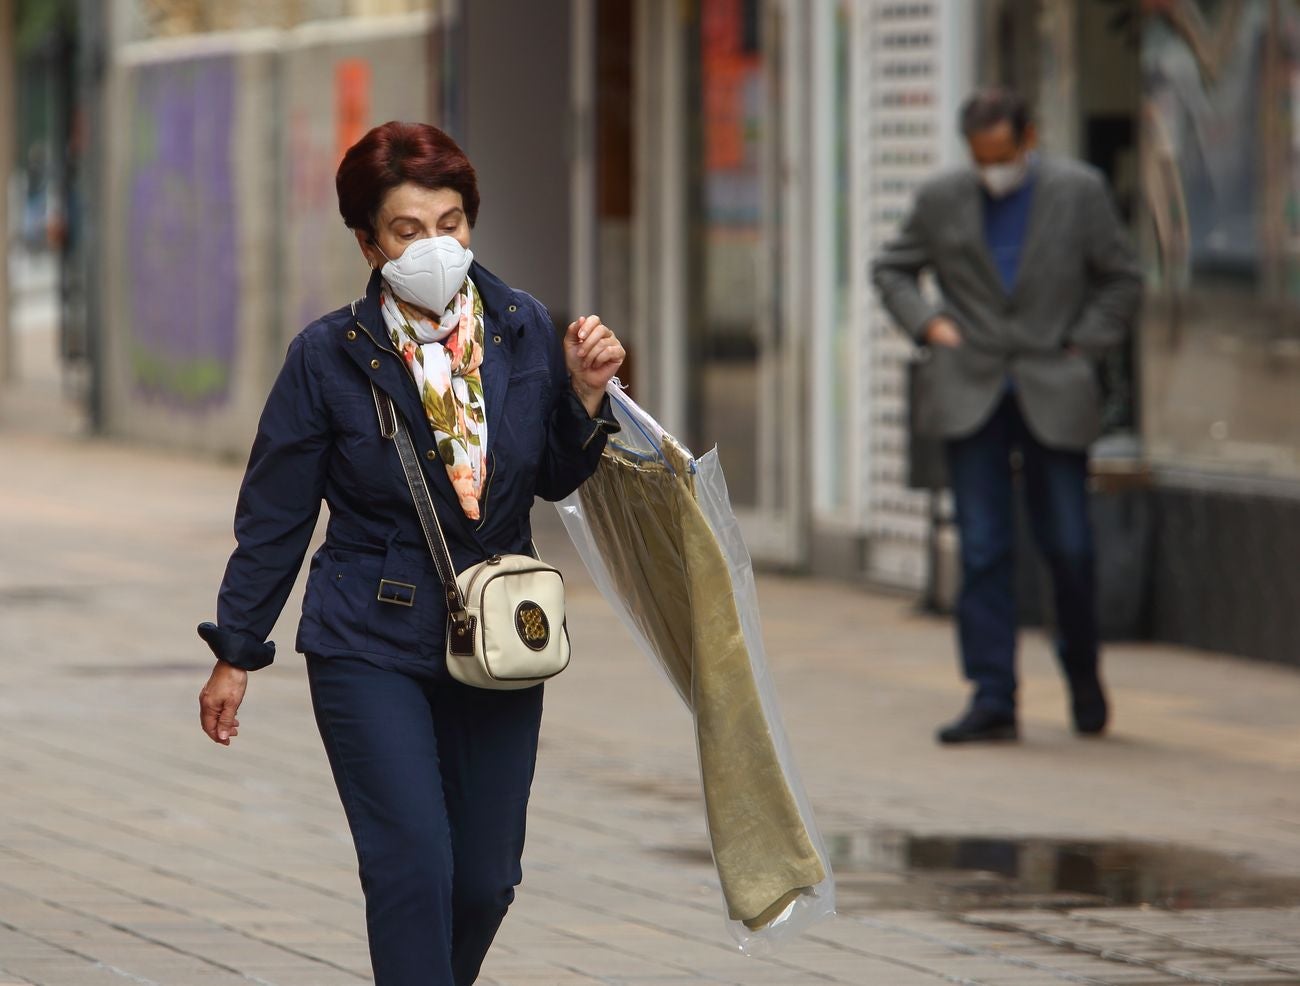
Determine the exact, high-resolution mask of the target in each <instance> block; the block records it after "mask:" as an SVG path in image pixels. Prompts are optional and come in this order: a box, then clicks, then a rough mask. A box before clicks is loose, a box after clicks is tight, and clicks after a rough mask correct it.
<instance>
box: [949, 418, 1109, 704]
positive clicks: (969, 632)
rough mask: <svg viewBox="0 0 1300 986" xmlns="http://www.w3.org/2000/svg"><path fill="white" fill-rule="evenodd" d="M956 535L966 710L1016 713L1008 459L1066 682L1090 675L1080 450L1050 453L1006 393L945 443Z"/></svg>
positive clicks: (1091, 598)
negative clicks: (1047, 595)
mask: <svg viewBox="0 0 1300 986" xmlns="http://www.w3.org/2000/svg"><path fill="white" fill-rule="evenodd" d="M947 446H948V468H949V472H950V475H951V481H952V490H953V495H954V497H955V499H956V504H957V527H958V531H959V533H960V536H961V567H962V587H961V595H960V598H959V599H958V602H957V627H958V637H959V641H960V645H961V658H962V666H963V670H964V671H965V674H966V678H967V679H968V680H969V681H970V682H971V684H972V685H974V687H975V696H974V700H973V704H974V705H975V706H977V707H982V708H987V709H990V710H992V711H994V712H1000V713H1013V712H1014V711H1015V707H1016V622H1017V621H1016V598H1015V578H1014V572H1015V570H1014V565H1015V511H1014V504H1013V501H1012V496H1013V482H1012V464H1011V453H1012V451H1013V450H1017V449H1018V450H1019V452H1020V456H1021V460H1022V467H1021V478H1022V481H1023V488H1024V492H1025V501H1026V504H1027V507H1028V511H1029V521H1030V527H1031V529H1032V530H1033V533H1034V540H1035V541H1037V543H1038V547H1039V550H1040V551H1041V552H1042V553H1043V555H1044V557H1045V558H1046V560H1047V563H1048V567H1049V568H1050V569H1051V573H1052V587H1053V590H1054V593H1053V594H1054V598H1055V602H1056V625H1057V631H1058V633H1057V655H1058V657H1059V658H1060V661H1061V666H1062V668H1063V670H1064V671H1065V674H1066V678H1067V679H1068V681H1069V682H1070V683H1071V685H1072V686H1073V685H1074V684H1075V683H1083V684H1087V683H1088V682H1091V681H1093V680H1095V676H1096V674H1097V660H1098V642H1097V613H1096V607H1097V588H1096V575H1095V569H1096V564H1095V560H1094V553H1093V543H1092V528H1091V525H1090V524H1089V521H1088V489H1087V485H1088V456H1087V453H1086V452H1071V451H1064V450H1061V449H1051V448H1047V447H1046V446H1044V445H1043V444H1042V443H1040V442H1039V441H1038V440H1037V439H1036V438H1034V436H1033V435H1032V434H1031V433H1030V431H1029V428H1028V427H1027V426H1026V424H1025V420H1024V417H1023V416H1022V415H1021V413H1020V407H1019V405H1018V404H1017V403H1016V398H1015V396H1014V394H1011V393H1008V394H1007V395H1006V396H1005V397H1004V398H1003V400H1002V403H1001V404H1000V405H999V406H998V408H997V410H996V411H995V412H994V414H993V416H992V417H991V418H989V420H988V421H987V422H986V423H985V424H984V425H983V426H982V427H981V428H980V429H979V431H977V432H975V433H974V434H973V435H970V436H969V437H967V438H961V439H956V440H954V441H949V442H948V443H947Z"/></svg>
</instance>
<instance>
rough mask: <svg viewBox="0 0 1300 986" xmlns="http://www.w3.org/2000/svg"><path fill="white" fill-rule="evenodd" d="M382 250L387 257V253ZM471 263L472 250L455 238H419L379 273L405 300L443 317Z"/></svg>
mask: <svg viewBox="0 0 1300 986" xmlns="http://www.w3.org/2000/svg"><path fill="white" fill-rule="evenodd" d="M375 246H376V248H377V249H378V246H379V245H378V244H375ZM379 252H380V253H381V254H383V257H384V259H385V260H388V254H386V253H384V251H383V250H382V249H380V250H379ZM472 263H474V254H473V252H472V251H470V250H467V249H466V248H465V247H463V246H461V245H460V241H459V240H457V239H456V238H455V237H452V236H432V237H428V238H426V239H423V240H416V241H415V242H414V243H412V244H411V245H410V246H408V247H407V248H406V249H405V250H404V251H403V252H402V255H401V256H400V257H398V258H397V259H396V260H388V263H386V264H384V266H383V267H382V268H381V269H380V273H381V274H383V276H384V279H385V280H386V281H388V283H389V284H390V285H392V288H393V292H394V293H395V294H396V295H397V296H398V297H399V298H401V299H402V300H403V301H406V302H409V303H410V304H412V305H418V306H419V307H420V308H423V309H424V310H425V311H427V312H432V313H433V314H434V315H439V316H440V315H442V313H443V312H444V311H446V309H447V306H448V305H449V304H451V299H452V298H454V297H456V292H457V291H459V290H460V288H461V285H462V284H464V283H465V278H466V277H468V276H469V268H470V265H471V264H472Z"/></svg>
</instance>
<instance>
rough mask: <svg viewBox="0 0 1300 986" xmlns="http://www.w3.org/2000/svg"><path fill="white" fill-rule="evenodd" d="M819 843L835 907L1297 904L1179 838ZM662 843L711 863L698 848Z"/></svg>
mask: <svg viewBox="0 0 1300 986" xmlns="http://www.w3.org/2000/svg"><path fill="white" fill-rule="evenodd" d="M826 845H827V850H828V852H829V853H830V856H831V865H832V867H833V868H834V870H835V879H836V886H837V898H838V909H839V910H840V911H841V912H842V913H854V912H857V913H861V912H864V911H875V910H898V909H903V910H907V909H917V910H933V911H949V912H956V911H971V910H980V909H990V908H991V909H1004V908H1032V907H1049V908H1075V907H1132V906H1139V905H1149V906H1152V907H1162V908H1175V909H1182V908H1199V907H1216V908H1218V907H1286V906H1297V905H1300V878H1294V877H1292V878H1286V877H1275V876H1271V875H1270V874H1267V873H1262V872H1260V871H1259V870H1256V869H1252V868H1250V867H1248V866H1247V865H1245V864H1244V863H1243V862H1241V861H1240V860H1238V859H1236V858H1234V857H1232V856H1227V855H1223V854H1219V853H1213V852H1207V851H1205V850H1201V849H1192V848H1189V847H1185V846H1176V845H1168V844H1157V843H1142V842H1088V841H1080V840H1066V839H1046V838H1025V839H1000V838H985V837H979V838H966V837H955V836H929V835H927V836H918V835H909V834H907V833H901V832H861V833H840V834H835V835H830V836H828V837H827V840H826ZM663 852H664V853H666V854H667V855H670V856H672V857H673V858H675V859H680V860H689V861H691V862H694V863H702V864H704V865H711V857H710V855H709V853H708V851H707V850H699V849H690V850H675V849H667V850H663Z"/></svg>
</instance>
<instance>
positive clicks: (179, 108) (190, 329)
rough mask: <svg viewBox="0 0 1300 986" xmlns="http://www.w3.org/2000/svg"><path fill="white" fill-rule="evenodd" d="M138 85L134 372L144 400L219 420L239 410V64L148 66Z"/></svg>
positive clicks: (132, 181) (132, 210)
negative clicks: (218, 414) (215, 412)
mask: <svg viewBox="0 0 1300 986" xmlns="http://www.w3.org/2000/svg"><path fill="white" fill-rule="evenodd" d="M133 81H134V85H133V88H134V93H133V97H134V98H133V103H134V120H133V127H132V132H131V134H130V139H131V150H130V163H129V170H128V185H127V195H128V202H127V239H126V243H125V244H124V249H126V250H127V251H128V257H127V269H128V271H129V275H128V291H129V295H130V302H129V309H128V311H129V326H128V330H129V331H128V338H129V340H130V352H129V360H130V369H131V373H132V376H133V382H134V386H135V389H136V391H137V392H138V393H140V394H142V395H143V396H146V397H148V398H150V399H154V400H158V401H161V402H164V403H166V404H168V405H170V406H172V407H175V408H179V409H185V410H189V411H196V412H202V411H209V410H212V409H214V408H217V407H220V406H222V405H224V404H225V403H226V402H227V401H228V400H229V397H230V389H231V382H232V375H233V368H234V364H235V356H236V349H237V338H236V333H237V329H238V326H237V322H238V313H239V299H240V271H239V267H240V257H239V249H238V243H239V237H238V228H237V223H238V209H237V202H236V194H235V178H234V175H233V173H232V172H233V164H232V152H233V148H232V144H233V140H234V133H233V129H234V115H235V85H236V70H235V64H234V59H233V58H231V57H229V56H218V57H211V58H203V59H198V60H192V61H185V62H169V63H160V64H155V65H144V66H141V67H140V68H139V69H138V70H137V72H136V74H135V76H134V80H133Z"/></svg>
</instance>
